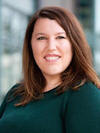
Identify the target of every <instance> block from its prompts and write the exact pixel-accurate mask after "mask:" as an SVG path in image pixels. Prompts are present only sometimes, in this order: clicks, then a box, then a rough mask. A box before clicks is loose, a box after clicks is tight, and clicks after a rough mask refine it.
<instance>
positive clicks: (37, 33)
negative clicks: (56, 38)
mask: <svg viewBox="0 0 100 133" xmlns="http://www.w3.org/2000/svg"><path fill="white" fill-rule="evenodd" d="M59 34H66V33H65V32H58V33H56V34H55V35H59ZM38 35H46V33H42V32H40V33H36V34H35V36H38Z"/></svg>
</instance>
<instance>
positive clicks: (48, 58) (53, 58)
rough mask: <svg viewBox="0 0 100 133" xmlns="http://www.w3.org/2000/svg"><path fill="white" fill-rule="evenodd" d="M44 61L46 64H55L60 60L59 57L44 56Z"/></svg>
mask: <svg viewBox="0 0 100 133" xmlns="http://www.w3.org/2000/svg"><path fill="white" fill-rule="evenodd" d="M44 59H45V60H46V61H47V62H56V61H58V60H59V59H60V56H45V57H44Z"/></svg>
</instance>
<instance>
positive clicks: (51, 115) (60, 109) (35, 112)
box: [0, 82, 100, 133]
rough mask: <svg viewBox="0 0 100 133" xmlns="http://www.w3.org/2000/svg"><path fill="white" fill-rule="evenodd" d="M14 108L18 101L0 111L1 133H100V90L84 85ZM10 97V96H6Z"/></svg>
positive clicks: (47, 93)
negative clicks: (74, 89) (75, 89)
mask: <svg viewBox="0 0 100 133" xmlns="http://www.w3.org/2000/svg"><path fill="white" fill-rule="evenodd" d="M55 91H56V88H54V89H52V90H50V91H48V92H45V93H44V98H43V99H41V100H39V101H34V102H30V103H29V104H27V105H26V106H24V107H22V106H21V107H15V106H14V103H16V99H15V100H13V101H12V102H9V103H6V98H5V100H4V102H3V104H2V106H1V108H0V133H100V90H99V89H98V88H96V86H95V85H93V84H92V83H90V82H88V83H85V84H84V85H83V86H82V87H80V88H79V90H77V91H72V90H69V91H66V92H64V93H63V94H61V95H59V96H57V95H55ZM6 97H7V96H6Z"/></svg>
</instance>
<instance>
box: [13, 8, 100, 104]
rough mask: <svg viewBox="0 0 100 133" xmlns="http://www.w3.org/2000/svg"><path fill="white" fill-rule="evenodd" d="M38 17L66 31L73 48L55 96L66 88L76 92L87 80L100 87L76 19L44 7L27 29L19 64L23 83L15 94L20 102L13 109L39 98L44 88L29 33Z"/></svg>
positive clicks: (65, 12) (70, 14)
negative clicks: (56, 24)
mask: <svg viewBox="0 0 100 133" xmlns="http://www.w3.org/2000/svg"><path fill="white" fill-rule="evenodd" d="M39 18H49V19H53V20H55V21H56V22H57V23H58V24H59V25H60V26H61V27H62V28H63V29H64V30H65V32H66V35H67V36H68V38H69V41H70V42H71V45H72V50H73V58H72V61H71V63H70V65H69V66H68V68H67V69H66V70H65V71H64V72H63V73H61V80H62V83H61V84H60V86H59V89H58V90H57V93H58V94H60V93H63V92H64V91H65V90H67V89H68V88H71V89H74V90H76V89H77V88H78V87H79V86H81V85H83V84H84V83H85V82H87V81H91V82H93V83H94V84H95V85H96V86H97V87H100V81H99V78H98V77H97V75H96V72H95V71H94V69H93V66H92V56H91V50H90V48H89V45H88V43H87V41H86V38H85V35H84V33H83V30H82V28H81V25H80V23H79V22H78V20H77V19H76V17H75V16H74V15H73V14H72V13H71V12H69V11H68V10H66V9H64V8H61V7H45V8H42V9H40V10H38V11H37V12H36V13H35V14H34V15H33V16H32V18H31V20H30V22H29V24H28V26H27V29H26V34H25V39H24V45H23V62H22V66H23V81H22V82H20V85H19V87H18V89H17V90H16V92H15V95H18V94H19V95H21V97H22V99H21V100H20V102H19V103H17V104H16V106H19V105H25V104H27V103H29V102H30V101H31V100H37V99H40V98H41V97H42V96H43V89H44V87H45V85H46V80H45V78H44V76H43V74H42V72H41V70H40V69H39V67H38V66H37V64H36V62H35V60H34V57H33V53H32V48H31V38H32V32H34V26H35V23H36V21H37V20H38V19H39Z"/></svg>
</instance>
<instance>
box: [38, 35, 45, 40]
mask: <svg viewBox="0 0 100 133" xmlns="http://www.w3.org/2000/svg"><path fill="white" fill-rule="evenodd" d="M46 39H47V38H46V37H44V36H41V37H38V38H37V40H46Z"/></svg>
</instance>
